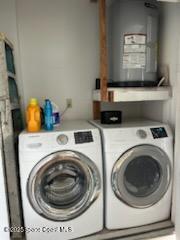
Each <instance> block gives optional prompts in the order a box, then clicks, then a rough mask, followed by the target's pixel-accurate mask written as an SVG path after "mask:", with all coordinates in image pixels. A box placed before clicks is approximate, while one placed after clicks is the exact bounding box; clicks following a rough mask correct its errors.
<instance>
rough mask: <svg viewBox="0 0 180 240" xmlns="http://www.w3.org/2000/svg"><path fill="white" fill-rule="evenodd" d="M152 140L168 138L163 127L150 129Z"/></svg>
mask: <svg viewBox="0 0 180 240" xmlns="http://www.w3.org/2000/svg"><path fill="white" fill-rule="evenodd" d="M151 132H152V135H153V138H154V139H156V138H166V137H168V135H167V132H166V129H165V128H164V127H158V128H151Z"/></svg>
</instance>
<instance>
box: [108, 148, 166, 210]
mask: <svg viewBox="0 0 180 240" xmlns="http://www.w3.org/2000/svg"><path fill="white" fill-rule="evenodd" d="M170 181H171V164H170V161H169V158H168V156H167V155H166V153H165V152H164V151H162V150H161V149H160V148H158V147H155V146H151V145H141V146H136V147H134V148H132V149H129V150H128V151H127V152H125V153H124V154H123V155H122V156H121V157H120V158H119V159H118V161H117V162H116V164H115V166H114V168H113V171H112V187H113V190H114V193H115V194H116V196H117V197H118V198H119V199H121V200H122V201H124V202H125V203H126V204H127V205H130V206H132V207H137V208H146V207H149V206H152V205H153V204H155V203H157V202H158V201H159V200H160V199H161V198H162V197H163V196H164V194H165V193H166V191H167V189H168V186H169V184H170Z"/></svg>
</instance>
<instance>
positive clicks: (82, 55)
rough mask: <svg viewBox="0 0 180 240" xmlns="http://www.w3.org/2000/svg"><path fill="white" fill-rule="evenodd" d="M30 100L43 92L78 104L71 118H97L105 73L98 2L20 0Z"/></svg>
mask: <svg viewBox="0 0 180 240" xmlns="http://www.w3.org/2000/svg"><path fill="white" fill-rule="evenodd" d="M17 18H18V31H19V39H20V53H21V56H20V57H21V67H22V80H23V87H24V97H25V99H24V100H25V105H27V103H28V100H29V98H31V97H37V98H38V99H39V100H40V103H41V104H42V102H43V100H44V99H45V98H50V99H51V100H53V101H54V102H56V103H57V104H58V105H59V106H60V110H61V112H62V111H63V110H64V108H65V107H66V99H67V98H72V100H73V108H72V109H70V110H69V111H68V112H67V113H66V116H65V118H66V119H77V118H81V119H88V118H92V89H93V88H94V85H95V78H97V77H98V76H99V30H98V28H99V24H98V5H97V4H96V3H90V1H89V0H68V1H67V0H53V1H49V0H38V1H37V0H30V1H24V0H17Z"/></svg>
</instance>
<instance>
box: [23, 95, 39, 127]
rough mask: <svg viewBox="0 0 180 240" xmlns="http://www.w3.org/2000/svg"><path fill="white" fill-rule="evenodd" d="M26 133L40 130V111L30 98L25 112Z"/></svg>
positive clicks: (35, 100) (34, 100) (34, 99)
mask: <svg viewBox="0 0 180 240" xmlns="http://www.w3.org/2000/svg"><path fill="white" fill-rule="evenodd" d="M26 123H27V131H28V132H38V131H39V130H40V129H41V109H40V106H39V104H38V101H37V99H36V98H31V99H30V101H29V105H28V107H27V110H26Z"/></svg>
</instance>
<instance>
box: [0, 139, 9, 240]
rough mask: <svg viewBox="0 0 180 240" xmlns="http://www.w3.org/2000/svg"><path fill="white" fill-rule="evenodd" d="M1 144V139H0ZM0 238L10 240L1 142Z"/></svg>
mask: <svg viewBox="0 0 180 240" xmlns="http://www.w3.org/2000/svg"><path fill="white" fill-rule="evenodd" d="M0 144H1V139H0ZM0 186H1V187H0V213H1V217H0V239H2V240H10V231H9V214H8V204H7V196H6V185H5V171H4V164H3V150H2V144H1V145H0Z"/></svg>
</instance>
